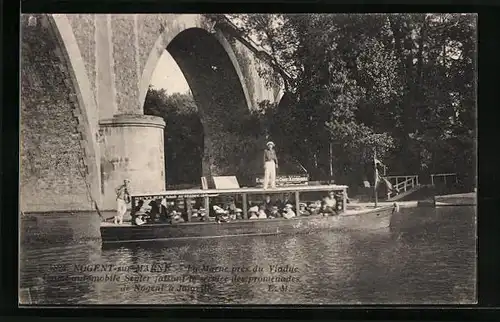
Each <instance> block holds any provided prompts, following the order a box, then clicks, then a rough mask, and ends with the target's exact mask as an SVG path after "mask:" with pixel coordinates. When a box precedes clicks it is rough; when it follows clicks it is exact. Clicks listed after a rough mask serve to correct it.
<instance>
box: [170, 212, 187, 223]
mask: <svg viewBox="0 0 500 322" xmlns="http://www.w3.org/2000/svg"><path fill="white" fill-rule="evenodd" d="M183 222H184V219H182V216H181V214H180V213H179V212H177V210H174V211H172V213H171V214H170V223H171V224H179V223H183Z"/></svg>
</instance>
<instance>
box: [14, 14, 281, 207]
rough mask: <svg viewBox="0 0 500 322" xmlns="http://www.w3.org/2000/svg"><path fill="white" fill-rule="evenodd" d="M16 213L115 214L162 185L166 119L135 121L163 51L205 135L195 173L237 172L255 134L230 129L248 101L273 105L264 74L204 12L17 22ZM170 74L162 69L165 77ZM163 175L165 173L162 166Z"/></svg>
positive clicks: (244, 45)
mask: <svg viewBox="0 0 500 322" xmlns="http://www.w3.org/2000/svg"><path fill="white" fill-rule="evenodd" d="M21 21H22V27H21V37H22V38H21V126H20V129H21V133H20V135H21V137H20V142H21V146H20V149H21V150H20V155H21V163H20V172H21V180H20V184H21V190H20V191H21V194H20V207H21V210H22V211H24V212H43V211H62V210H65V211H67V210H72V211H75V210H90V209H91V208H92V204H91V200H95V201H96V202H97V203H98V205H99V206H100V208H101V209H109V210H111V209H114V208H115V193H114V190H115V188H116V187H117V186H118V185H120V184H121V183H122V181H123V179H125V178H129V179H130V180H131V182H132V189H133V191H134V192H140V193H147V192H153V191H161V190H164V189H165V158H164V131H166V134H167V135H168V131H169V129H168V127H167V128H165V120H163V119H162V118H160V117H156V116H151V115H144V111H143V105H144V100H145V97H146V93H147V90H148V87H149V84H150V79H151V76H152V74H153V71H154V70H155V68H156V65H157V62H158V59H159V58H160V56H161V55H162V54H163V53H164V51H165V50H167V51H168V52H169V53H170V54H171V56H172V57H173V58H174V59H175V61H176V62H177V64H178V65H179V67H180V68H181V70H182V72H183V74H184V76H185V78H186V80H187V82H188V84H189V86H190V89H191V91H192V93H193V97H194V99H195V102H196V105H197V107H198V113H199V117H200V121H201V124H202V126H203V132H204V156H203V162H202V169H203V174H204V175H206V176H211V175H238V174H241V173H245V171H246V172H248V168H249V165H248V164H247V163H246V162H245V158H247V157H248V156H249V155H253V154H254V153H256V152H258V151H260V150H261V149H262V143H263V141H262V138H256V137H245V134H242V133H241V131H240V128H241V126H240V124H241V122H242V120H243V119H245V117H246V116H248V115H249V114H250V112H251V110H252V109H254V108H256V107H257V106H258V104H259V102H261V101H264V100H269V101H271V102H278V101H279V99H280V97H281V95H282V92H281V91H280V87H279V86H278V85H276V86H274V87H273V88H270V87H268V86H265V80H264V79H262V78H260V77H259V75H258V72H257V70H258V68H269V67H268V65H266V64H265V63H263V62H262V60H259V59H257V58H256V57H255V52H256V49H255V47H252V46H249V43H248V42H246V41H245V40H242V39H241V38H238V36H237V32H236V33H232V32H231V30H232V29H231V28H228V26H227V24H221V23H218V24H216V23H215V22H214V20H212V19H210V18H208V17H206V16H204V15H188V14H177V15H170V14H163V15H125V14H121V15H118V14H117V15H114V14H113V15H110V14H100V15H91V14H86V15H82V14H75V15H64V14H59V15H29V16H28V15H23V16H22V18H21ZM168 72H169V71H165V73H168ZM166 171H175V169H169V168H168V165H167V168H166Z"/></svg>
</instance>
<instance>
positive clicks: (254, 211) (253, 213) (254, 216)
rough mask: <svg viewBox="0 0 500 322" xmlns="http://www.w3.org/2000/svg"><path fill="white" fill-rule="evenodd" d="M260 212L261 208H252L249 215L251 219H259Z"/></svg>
mask: <svg viewBox="0 0 500 322" xmlns="http://www.w3.org/2000/svg"><path fill="white" fill-rule="evenodd" d="M258 212H259V207H257V206H253V207H250V209H248V215H249V217H250V219H259V217H258V216H257V213H258Z"/></svg>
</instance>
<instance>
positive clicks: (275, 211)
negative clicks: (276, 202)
mask: <svg viewBox="0 0 500 322" xmlns="http://www.w3.org/2000/svg"><path fill="white" fill-rule="evenodd" d="M280 217H281V214H280V212H279V211H278V207H277V206H273V208H272V209H271V214H269V216H268V217H267V218H271V219H272V218H280Z"/></svg>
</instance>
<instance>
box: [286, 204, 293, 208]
mask: <svg viewBox="0 0 500 322" xmlns="http://www.w3.org/2000/svg"><path fill="white" fill-rule="evenodd" d="M285 208H290V209H291V208H293V206H292V205H291V204H289V203H287V204H286V205H285Z"/></svg>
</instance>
